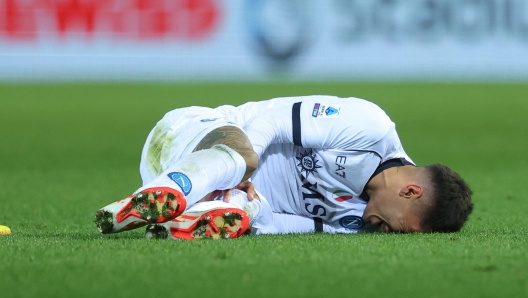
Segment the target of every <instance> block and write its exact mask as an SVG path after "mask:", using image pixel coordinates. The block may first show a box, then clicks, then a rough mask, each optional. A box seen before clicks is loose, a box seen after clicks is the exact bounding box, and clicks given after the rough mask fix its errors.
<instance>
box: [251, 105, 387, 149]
mask: <svg viewBox="0 0 528 298" xmlns="http://www.w3.org/2000/svg"><path fill="white" fill-rule="evenodd" d="M276 100H284V103H283V104H273V105H269V106H271V108H266V107H265V106H262V105H261V106H260V111H258V114H257V113H255V116H253V117H252V118H250V119H249V120H248V121H247V123H246V124H245V127H244V129H245V131H246V133H247V135H248V137H249V139H250V141H251V142H252V144H253V149H254V150H255V151H256V152H257V154H259V156H260V155H262V153H263V152H264V151H265V150H266V148H267V147H268V146H269V145H271V144H275V143H291V144H295V145H298V146H303V147H305V148H320V149H342V150H371V149H372V148H373V145H374V144H376V143H377V142H378V141H379V140H380V139H382V138H383V137H384V136H385V135H386V134H387V133H388V132H389V131H390V130H391V129H392V128H394V123H393V122H392V121H391V120H390V119H389V117H388V116H387V115H386V114H385V112H384V111H383V110H381V108H379V107H378V106H377V105H375V104H373V103H370V102H368V101H365V100H362V99H358V98H338V97H334V96H306V97H298V98H286V99H274V100H272V101H270V103H272V102H273V101H276Z"/></svg>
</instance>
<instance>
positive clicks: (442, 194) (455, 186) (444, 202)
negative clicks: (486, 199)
mask: <svg viewBox="0 0 528 298" xmlns="http://www.w3.org/2000/svg"><path fill="white" fill-rule="evenodd" d="M424 168H425V171H426V173H427V174H428V176H429V177H428V178H429V181H430V182H429V183H430V191H429V194H428V196H429V200H430V203H429V207H428V208H426V210H425V211H424V213H423V214H422V220H421V225H422V229H425V230H426V231H430V232H458V231H459V230H460V229H461V228H462V226H463V225H464V223H465V222H466V220H467V218H468V216H469V214H470V213H471V211H472V210H473V203H472V202H471V195H472V193H473V192H472V191H471V189H470V188H469V186H468V185H467V184H466V182H465V181H464V179H462V177H460V176H459V175H458V174H457V173H456V172H454V171H452V170H451V169H450V168H448V167H446V166H444V165H441V164H432V165H428V166H425V167H424Z"/></svg>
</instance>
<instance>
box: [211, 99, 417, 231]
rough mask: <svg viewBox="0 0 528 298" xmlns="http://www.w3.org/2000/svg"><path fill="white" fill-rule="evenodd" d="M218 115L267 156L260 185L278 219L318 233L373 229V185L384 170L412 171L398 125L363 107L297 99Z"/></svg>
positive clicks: (232, 109)
mask: <svg viewBox="0 0 528 298" xmlns="http://www.w3.org/2000/svg"><path fill="white" fill-rule="evenodd" d="M217 110H218V111H221V112H222V113H223V114H224V115H225V116H226V117H227V118H229V119H231V121H234V122H236V123H237V124H238V125H240V126H241V127H243V128H244V130H245V131H246V133H247V135H248V137H249V139H250V141H251V142H252V144H253V147H254V150H255V151H256V152H257V154H258V155H259V156H260V162H259V168H258V170H257V171H256V172H255V174H254V175H253V177H252V181H253V183H254V184H255V187H256V189H258V190H259V191H260V192H261V193H262V194H263V195H264V196H265V197H266V198H267V199H268V201H269V203H270V204H271V206H272V209H273V211H274V212H278V213H287V214H296V215H302V216H306V217H310V218H313V219H314V226H315V229H316V230H320V231H323V226H324V230H328V229H329V230H330V231H331V232H344V233H354V232H357V231H359V230H361V229H363V228H365V225H364V223H363V221H362V219H361V217H362V215H363V212H364V210H365V207H366V204H367V200H368V198H366V197H364V188H365V186H366V184H367V183H368V181H369V180H370V178H371V177H372V176H373V174H374V173H375V172H376V170H377V169H378V168H379V167H380V165H382V164H383V163H385V164H384V165H383V166H384V167H390V166H391V165H406V164H412V161H411V159H410V158H409V157H408V156H407V154H406V153H405V151H404V150H403V148H402V145H401V142H400V140H399V137H398V135H397V133H396V129H395V124H394V123H393V122H392V121H391V120H390V118H389V117H388V116H387V115H386V114H385V112H384V111H383V110H382V109H381V108H379V107H378V106H377V105H375V104H373V103H371V102H368V101H365V100H362V99H358V98H338V97H334V96H305V97H289V98H276V99H272V100H267V101H261V102H249V103H246V104H244V105H242V106H239V107H238V108H235V107H232V106H222V107H219V108H217Z"/></svg>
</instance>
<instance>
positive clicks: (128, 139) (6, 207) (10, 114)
mask: <svg viewBox="0 0 528 298" xmlns="http://www.w3.org/2000/svg"><path fill="white" fill-rule="evenodd" d="M308 94H331V95H338V96H343V97H348V96H355V97H362V98H365V99H368V100H370V101H373V102H375V103H377V104H378V105H380V106H381V107H382V108H383V109H384V110H385V111H386V112H387V113H388V114H389V116H390V117H391V118H392V119H393V121H394V122H396V125H397V130H398V132H399V134H400V137H401V139H402V142H403V144H404V148H405V149H406V151H407V153H408V154H409V155H410V156H411V158H413V160H414V161H415V162H416V163H418V164H419V165H425V164H429V163H436V162H441V163H444V164H447V165H448V166H450V167H451V168H452V169H454V170H455V171H457V172H459V173H460V174H461V176H463V177H464V178H465V179H466V181H467V182H468V184H469V185H470V186H471V187H472V189H473V190H474V193H475V194H474V203H475V211H474V213H473V214H472V215H471V217H470V220H469V222H468V223H467V225H466V226H465V227H464V229H463V230H462V231H461V232H460V233H453V234H425V235H418V234H416V235H385V234H368V235H329V234H317V235H314V234H310V235H285V236H260V237H242V238H239V239H235V240H229V241H215V242H213V241H172V240H146V239H144V238H143V233H144V231H143V229H140V230H136V231H132V232H127V233H122V234H117V235H110V236H103V235H100V234H99V232H98V231H97V230H96V228H95V226H94V224H93V223H92V219H93V215H94V213H95V211H96V210H97V209H98V208H100V207H102V206H104V205H106V204H108V203H110V202H113V201H115V200H117V199H122V198H125V197H127V196H128V195H129V194H131V193H132V192H133V191H134V190H136V189H137V188H138V187H139V186H140V183H141V181H140V177H139V170H138V167H139V158H140V153H141V148H142V145H143V142H144V141H145V139H146V136H147V134H148V132H149V131H150V129H151V128H152V127H153V126H154V125H155V123H156V122H157V121H158V120H159V119H161V117H162V116H163V114H164V113H165V112H167V111H169V110H171V109H174V108H178V107H183V106H190V105H200V106H211V107H213V106H217V105H221V104H233V105H237V104H241V103H243V102H245V101H254V100H264V99H269V98H272V97H279V96H293V95H308ZM527 96H528V85H523V84H510V85H508V84H504V85H501V84H425V83H420V84H411V83H409V84H346V83H340V84H266V83H262V84H206V85H200V84H189V85H183V84H176V85H172V84H42V85H41V84H20V85H17V84H8V85H0V187H1V192H0V193H1V199H0V202H1V208H0V224H3V225H7V226H9V227H10V228H11V229H12V232H13V234H12V235H11V236H3V237H0V296H2V297H73V296H78V297H139V296H143V297H176V296H178V297H189V296H191V297H196V296H204V297H206V296H212V297H243V296H246V297H247V296H251V297H266V296H269V297H271V296H277V297H317V296H324V297H329V296H337V297H344V296H347V297H354V296H367V295H368V296H372V297H380V296H390V297H400V296H410V297H453V296H454V297H497V296H501V297H502V296H512V297H521V296H528V246H527V244H528V243H527V242H528V241H527V238H528V233H527V231H528V229H527V226H528V220H527V219H526V217H527V215H528V212H527V211H528V203H527V200H528V187H527V186H526V179H527V174H528V173H527V170H526V169H527V166H528V162H527V159H526V152H527V149H528V138H527V136H528V125H527V124H528V120H527V116H526V114H527V111H528V99H527Z"/></svg>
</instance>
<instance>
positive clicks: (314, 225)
mask: <svg viewBox="0 0 528 298" xmlns="http://www.w3.org/2000/svg"><path fill="white" fill-rule="evenodd" d="M255 230H256V231H255V234H257V235H263V234H305V233H315V232H323V233H330V234H357V233H365V232H371V230H370V229H369V228H359V229H349V228H345V227H343V226H342V225H340V224H339V223H338V221H335V222H325V221H321V220H319V219H317V218H309V217H304V216H300V215H294V214H282V213H275V212H274V213H273V224H272V225H270V226H268V227H266V228H261V229H255Z"/></svg>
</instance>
